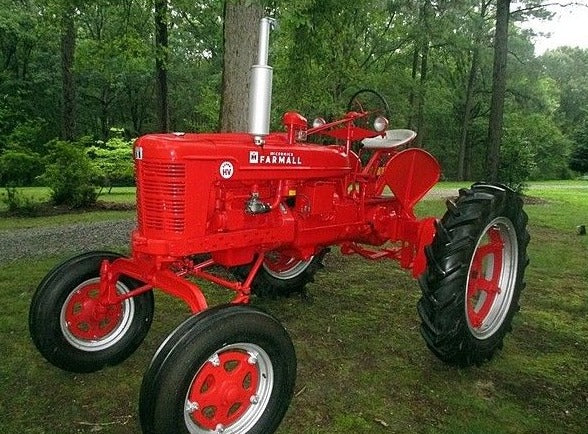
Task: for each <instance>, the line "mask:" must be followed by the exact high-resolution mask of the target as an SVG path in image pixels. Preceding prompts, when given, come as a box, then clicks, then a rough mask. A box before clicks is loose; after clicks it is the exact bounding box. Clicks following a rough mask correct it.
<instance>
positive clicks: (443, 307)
mask: <svg viewBox="0 0 588 434" xmlns="http://www.w3.org/2000/svg"><path fill="white" fill-rule="evenodd" d="M496 215H504V216H506V217H508V218H509V219H510V221H511V222H512V224H513V226H514V228H515V232H516V237H517V243H518V247H519V250H518V252H519V258H518V259H519V261H518V270H517V277H516V283H515V288H514V294H513V299H512V303H511V306H510V309H509V312H508V314H507V316H506V318H505V319H504V321H503V324H502V325H501V326H500V328H499V330H498V331H497V332H496V333H495V334H494V335H492V336H490V337H489V338H488V339H484V340H479V339H476V338H475V337H474V336H473V335H472V334H471V332H470V331H469V329H468V326H467V320H466V317H465V285H466V280H467V274H468V268H469V262H470V259H471V256H472V254H473V251H474V249H475V245H476V243H477V239H478V238H479V236H480V235H481V233H480V232H481V231H482V229H483V228H484V227H485V225H486V224H487V223H488V222H489V221H490V219H492V218H494V217H495V216H496ZM527 221H528V217H527V215H526V213H525V212H524V210H523V209H522V200H521V199H520V197H518V195H517V194H516V193H515V192H513V191H512V190H510V189H509V188H508V187H505V186H503V185H492V184H484V183H477V184H474V185H472V187H471V188H470V189H461V190H460V191H459V197H458V199H457V200H456V202H450V201H448V203H447V212H446V213H445V215H444V216H443V218H442V219H441V220H440V221H439V222H438V223H437V232H436V235H435V238H434V240H433V242H432V244H431V245H430V246H428V247H427V248H426V250H425V255H426V258H427V270H426V271H425V273H423V275H421V276H420V278H419V284H420V287H421V291H422V297H421V299H420V300H419V302H418V305H417V311H418V314H419V316H420V318H421V321H422V323H421V334H422V336H423V338H424V340H425V342H426V344H427V346H428V347H429V349H430V350H431V351H432V352H433V353H434V354H435V355H436V356H437V357H439V358H440V359H441V360H443V361H444V362H446V363H448V364H450V365H455V366H460V367H464V366H470V365H479V364H481V363H483V362H485V361H487V360H490V359H491V358H492V357H493V356H494V354H495V352H496V351H497V350H499V349H500V348H502V341H503V338H504V336H505V334H506V333H507V332H509V331H510V330H511V329H512V325H511V323H512V319H513V316H514V314H515V313H516V312H517V311H518V310H519V304H518V303H519V297H520V293H521V291H522V289H523V288H524V287H525V284H524V281H523V278H524V270H525V267H526V266H527V264H528V262H529V259H528V257H527V253H526V249H527V245H528V243H529V239H530V237H529V234H528V232H527V230H526V225H527Z"/></svg>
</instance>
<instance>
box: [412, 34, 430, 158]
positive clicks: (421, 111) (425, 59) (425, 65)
mask: <svg viewBox="0 0 588 434" xmlns="http://www.w3.org/2000/svg"><path fill="white" fill-rule="evenodd" d="M421 51H422V53H421V79H420V83H419V85H420V89H419V94H418V111H417V123H416V130H417V132H418V133H419V135H418V136H417V138H416V140H415V145H416V146H417V147H419V148H422V147H423V142H424V140H425V134H426V130H425V98H426V95H427V75H428V71H429V41H428V40H427V41H425V42H424V43H423V47H422V49H421Z"/></svg>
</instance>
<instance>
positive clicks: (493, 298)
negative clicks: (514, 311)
mask: <svg viewBox="0 0 588 434" xmlns="http://www.w3.org/2000/svg"><path fill="white" fill-rule="evenodd" d="M516 265H517V240H516V235H515V231H514V228H513V226H512V223H511V222H510V220H508V219H507V218H505V217H498V218H496V219H494V220H493V221H492V222H491V223H490V224H489V225H488V226H486V228H485V229H484V231H483V232H482V236H481V237H480V239H479V241H478V244H477V245H476V249H475V251H474V255H473V257H472V260H471V263H470V267H469V273H468V281H467V289H466V306H465V309H466V314H467V321H468V327H469V328H470V330H471V331H472V333H473V334H474V335H475V336H476V337H477V338H479V339H485V338H488V337H489V336H491V335H492V334H493V333H494V332H495V331H496V330H497V329H498V328H499V327H500V325H501V324H502V322H503V320H504V318H505V317H506V314H507V313H508V308H509V306H510V300H511V299H512V294H513V291H514V285H515V277H516Z"/></svg>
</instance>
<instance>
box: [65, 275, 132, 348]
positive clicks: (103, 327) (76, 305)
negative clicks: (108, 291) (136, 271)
mask: <svg viewBox="0 0 588 434" xmlns="http://www.w3.org/2000/svg"><path fill="white" fill-rule="evenodd" d="M121 316H122V307H121V304H120V303H117V304H112V305H109V306H105V305H103V304H102V303H101V301H100V284H99V283H91V284H88V285H86V286H84V287H82V288H80V289H78V290H77V291H75V292H74V293H73V294H72V296H71V297H70V298H69V301H68V302H67V304H66V305H65V321H66V324H67V328H68V330H69V332H70V333H71V334H72V335H73V336H75V337H76V338H79V339H86V340H96V339H101V338H103V337H105V336H107V335H108V334H110V333H111V332H112V331H113V330H114V329H115V328H116V326H117V325H118V324H119V323H120V320H121Z"/></svg>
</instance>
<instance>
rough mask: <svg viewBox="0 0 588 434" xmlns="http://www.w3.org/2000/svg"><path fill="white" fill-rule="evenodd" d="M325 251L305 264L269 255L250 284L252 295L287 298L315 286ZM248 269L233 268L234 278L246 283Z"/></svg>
mask: <svg viewBox="0 0 588 434" xmlns="http://www.w3.org/2000/svg"><path fill="white" fill-rule="evenodd" d="M327 252H328V250H327V249H324V250H322V251H321V252H319V253H318V254H316V255H314V256H311V257H310V258H308V259H307V260H300V259H296V258H293V257H291V256H288V255H285V254H281V253H280V252H278V251H273V252H268V253H267V254H266V258H265V259H264V261H263V264H262V266H261V267H260V269H259V271H258V272H257V275H256V276H255V278H254V279H253V283H252V284H251V292H252V293H253V294H255V295H257V296H258V297H288V296H290V295H291V294H293V293H295V292H301V293H303V292H304V289H305V287H306V284H307V283H310V282H314V275H315V274H316V272H317V271H318V270H319V269H320V268H321V267H322V266H323V263H322V261H323V258H324V257H325V255H326V254H327ZM250 269H251V266H249V265H247V266H243V267H236V268H235V269H234V270H233V274H235V276H236V277H237V278H238V279H240V280H245V279H246V278H247V275H248V274H249V270H250Z"/></svg>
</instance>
